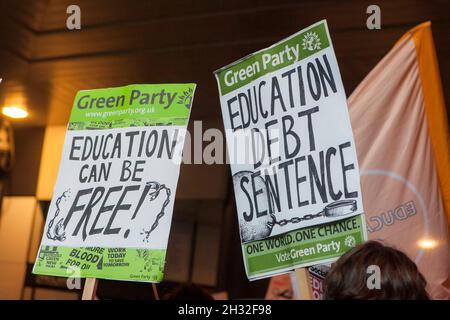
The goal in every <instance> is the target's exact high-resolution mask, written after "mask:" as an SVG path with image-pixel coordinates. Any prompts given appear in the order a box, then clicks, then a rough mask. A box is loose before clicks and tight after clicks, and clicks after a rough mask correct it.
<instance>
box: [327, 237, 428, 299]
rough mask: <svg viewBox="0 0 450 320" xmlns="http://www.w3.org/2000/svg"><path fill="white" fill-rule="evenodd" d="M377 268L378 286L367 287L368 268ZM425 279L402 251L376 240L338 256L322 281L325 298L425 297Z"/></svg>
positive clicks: (426, 295) (426, 296)
mask: <svg viewBox="0 0 450 320" xmlns="http://www.w3.org/2000/svg"><path fill="white" fill-rule="evenodd" d="M370 265H375V266H378V267H379V268H380V273H381V279H380V288H379V289H376V288H373V289H369V288H368V286H367V280H368V278H369V276H370V275H371V274H372V273H369V272H368V269H367V268H368V267H369V266H370ZM426 284H427V283H426V280H425V278H424V277H423V276H422V274H421V273H420V272H419V270H418V269H417V266H416V265H415V263H414V262H413V261H411V259H409V258H408V257H407V256H406V254H404V253H403V252H401V251H399V250H397V249H394V248H391V247H388V246H385V245H383V244H381V243H379V242H377V241H368V242H366V243H364V244H361V245H359V246H357V247H355V248H353V249H351V250H350V251H348V252H347V253H345V254H344V255H343V256H341V257H340V258H339V260H338V261H336V263H335V264H334V265H333V266H332V267H331V270H330V272H329V273H328V275H327V277H326V279H325V284H324V290H325V292H324V299H327V300H347V299H355V300H428V299H429V296H428V294H427V292H426V290H425V287H426Z"/></svg>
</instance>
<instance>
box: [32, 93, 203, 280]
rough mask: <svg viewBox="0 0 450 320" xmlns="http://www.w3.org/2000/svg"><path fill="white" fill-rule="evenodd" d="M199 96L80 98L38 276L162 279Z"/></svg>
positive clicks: (95, 95)
mask: <svg viewBox="0 0 450 320" xmlns="http://www.w3.org/2000/svg"><path fill="white" fill-rule="evenodd" d="M194 89H195V84H158V85H130V86H125V87H118V88H108V89H96V90H83V91H79V92H78V93H77V95H76V97H75V102H74V104H73V108H72V113H71V116H70V121H69V125H68V129H67V133H66V137H65V140H64V147H63V152H62V158H61V162H60V167H59V172H58V177H57V181H56V185H55V188H54V192H53V198H52V201H51V204H50V207H49V210H48V215H47V220H46V223H45V228H44V233H43V237H42V242H41V246H40V249H39V252H38V255H37V258H36V262H35V265H34V269H33V273H35V274H43V275H54V276H64V277H83V278H104V279H120V280H133V281H145V282H159V281H161V280H162V279H163V270H164V262H165V257H166V248H167V241H168V237H169V231H170V225H171V219H172V212H173V207H174V200H175V192H176V187H177V182H178V175H179V168H180V162H181V157H182V150H183V145H184V138H185V134H186V127H187V124H188V121H189V115H190V109H191V104H192V99H193V94H194Z"/></svg>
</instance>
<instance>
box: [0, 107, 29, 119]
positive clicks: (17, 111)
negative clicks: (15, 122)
mask: <svg viewBox="0 0 450 320" xmlns="http://www.w3.org/2000/svg"><path fill="white" fill-rule="evenodd" d="M2 113H3V114H4V115H5V116H7V117H10V118H13V119H23V118H26V117H28V111H27V110H26V109H25V108H23V107H21V106H8V107H3V109H2Z"/></svg>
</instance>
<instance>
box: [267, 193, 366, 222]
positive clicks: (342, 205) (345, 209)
mask: <svg viewBox="0 0 450 320" xmlns="http://www.w3.org/2000/svg"><path fill="white" fill-rule="evenodd" d="M356 209H357V206H356V201H355V200H340V201H335V202H332V203H330V204H328V205H327V206H325V208H324V209H323V210H322V211H320V212H318V213H316V214H305V215H304V216H303V217H293V218H291V219H281V220H279V221H277V218H276V217H275V215H274V214H273V213H272V214H270V216H271V217H272V219H273V221H270V222H267V225H268V226H269V227H271V228H272V227H273V226H274V225H276V224H277V225H279V226H280V227H282V226H285V225H287V224H288V223H299V222H302V221H305V220H312V219H315V218H319V217H336V216H345V215H347V214H349V213H351V212H354V211H356Z"/></svg>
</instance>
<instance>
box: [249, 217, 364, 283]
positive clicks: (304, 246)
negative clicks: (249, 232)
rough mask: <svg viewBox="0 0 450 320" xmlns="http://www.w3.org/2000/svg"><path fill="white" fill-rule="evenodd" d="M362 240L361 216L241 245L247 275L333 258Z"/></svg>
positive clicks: (302, 265)
mask: <svg viewBox="0 0 450 320" xmlns="http://www.w3.org/2000/svg"><path fill="white" fill-rule="evenodd" d="M364 241H365V230H364V223H363V216H362V215H357V216H354V217H351V218H347V219H344V220H340V221H337V222H333V223H329V224H323V225H317V226H313V227H308V228H303V229H297V230H294V231H290V232H288V233H284V234H280V235H277V236H274V237H270V238H267V239H264V240H258V241H252V242H249V243H245V244H243V246H242V249H243V253H244V259H245V263H246V266H247V275H248V276H249V278H258V277H260V276H263V275H264V274H267V273H276V271H277V270H280V271H286V269H289V268H291V269H294V268H298V267H304V266H308V265H314V264H320V263H324V262H325V261H330V260H333V259H337V258H338V257H340V256H341V255H342V254H343V253H345V252H346V251H347V250H349V249H351V248H352V247H354V246H356V245H358V244H360V243H362V242H364Z"/></svg>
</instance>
